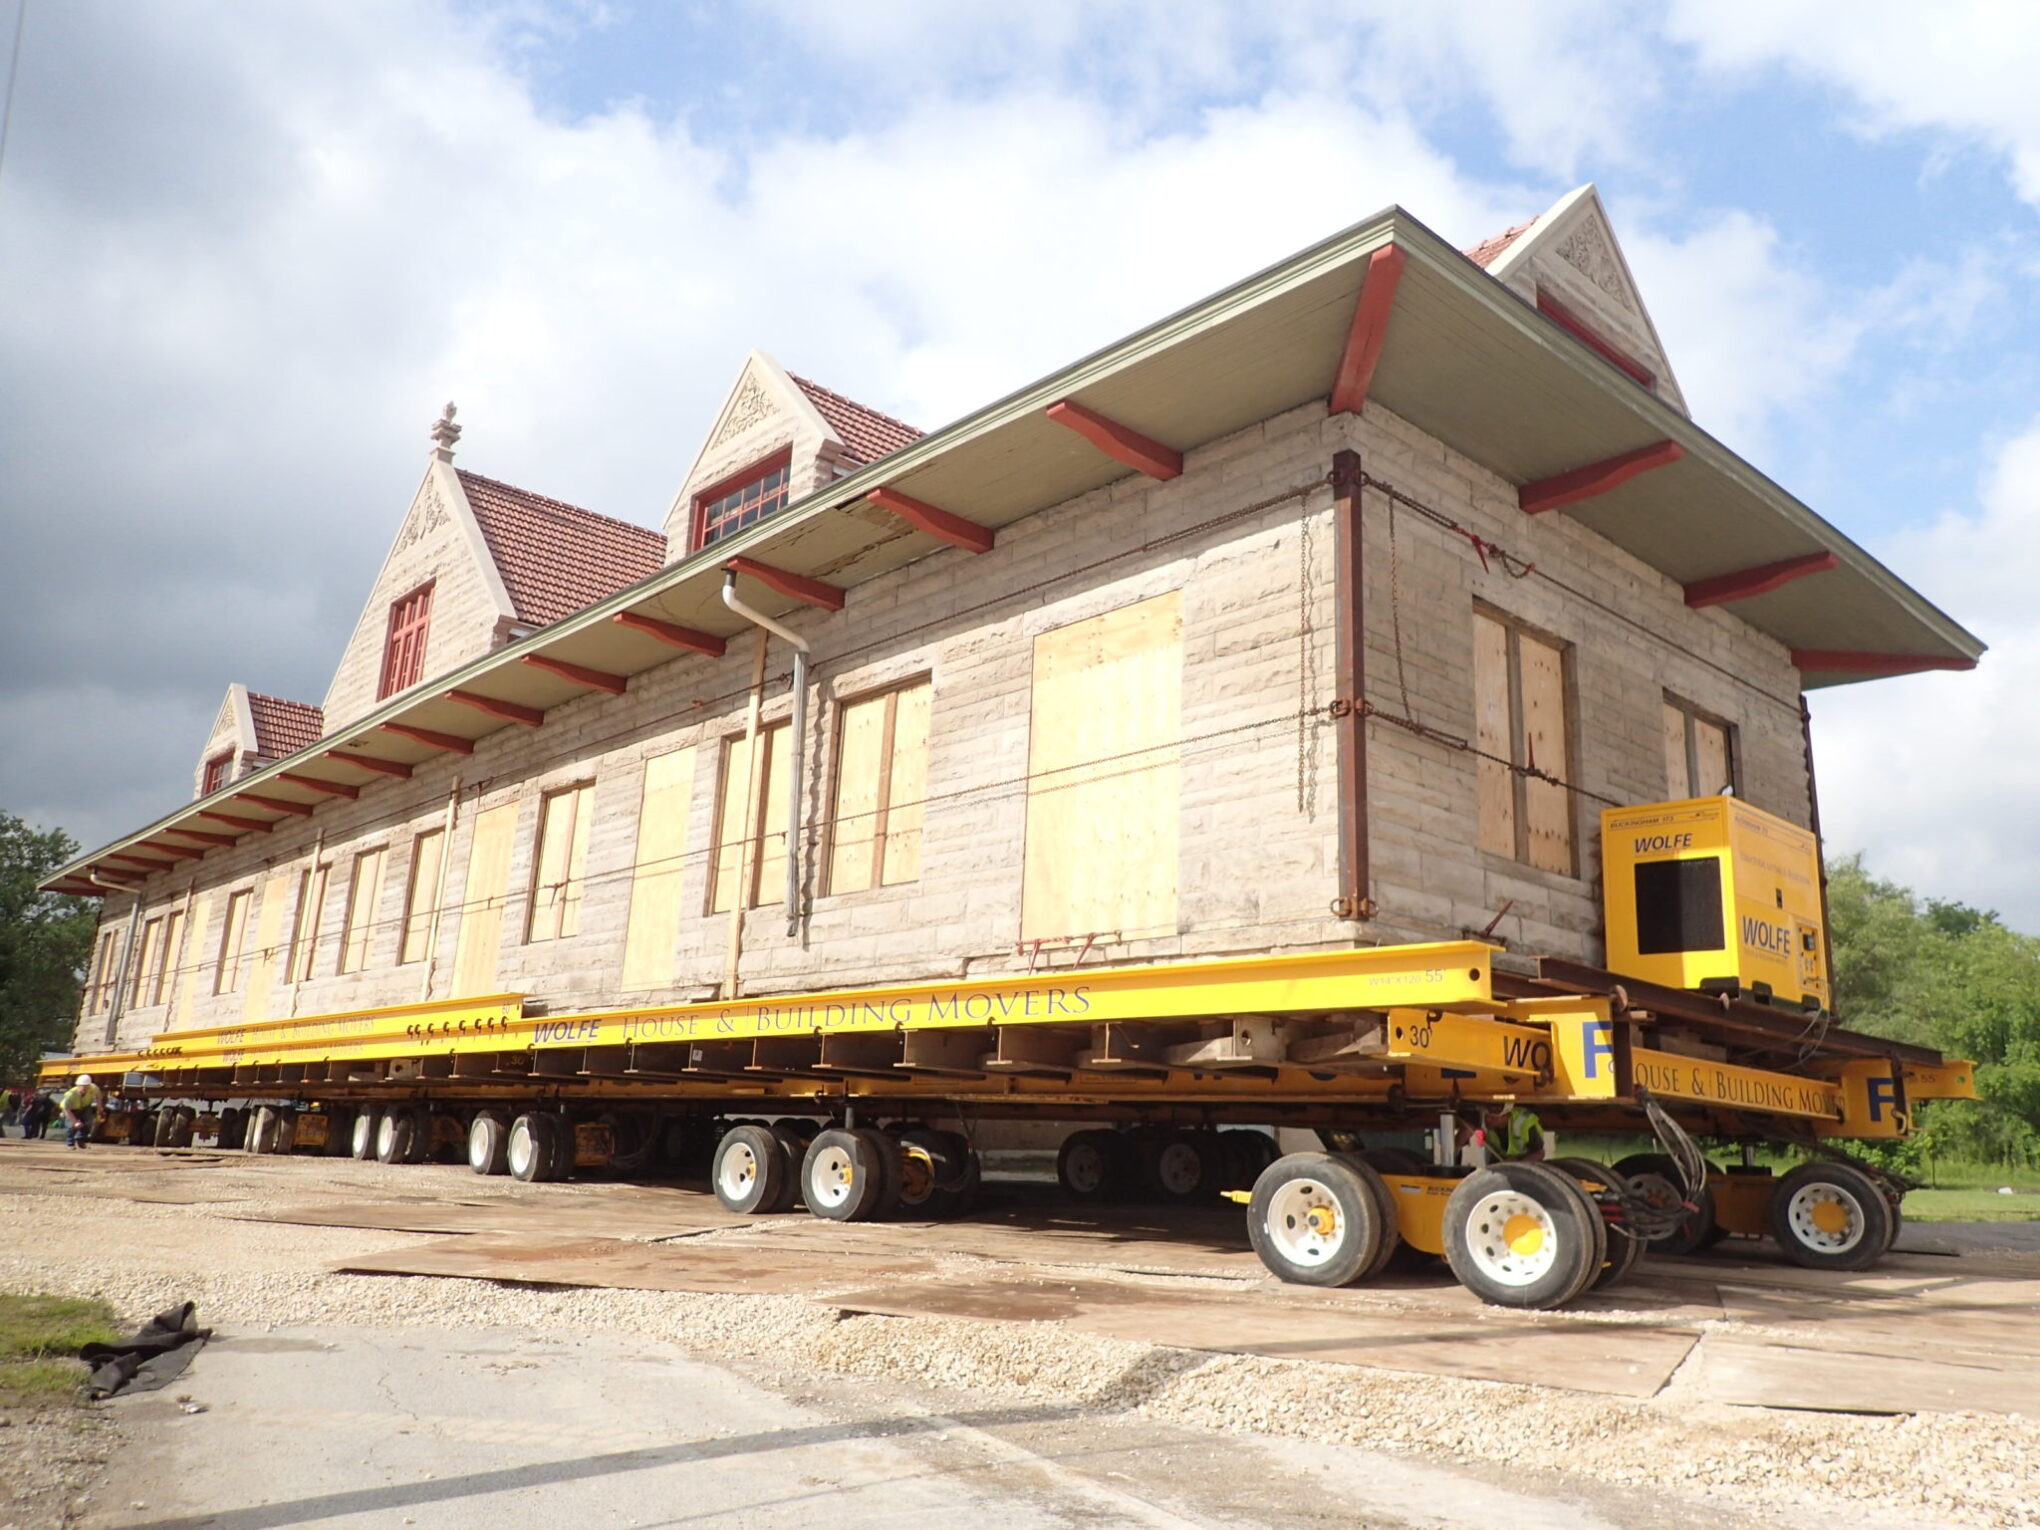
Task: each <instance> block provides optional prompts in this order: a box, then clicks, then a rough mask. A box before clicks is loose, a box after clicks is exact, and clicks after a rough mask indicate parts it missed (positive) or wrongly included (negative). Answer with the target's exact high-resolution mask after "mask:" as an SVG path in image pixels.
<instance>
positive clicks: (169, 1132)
mask: <svg viewBox="0 0 2040 1530" xmlns="http://www.w3.org/2000/svg"><path fill="white" fill-rule="evenodd" d="M182 1120H183V1113H182V1112H181V1111H180V1110H178V1108H177V1107H176V1106H175V1105H171V1106H167V1107H165V1108H164V1109H162V1110H159V1111H157V1112H156V1146H157V1147H159V1148H173V1147H189V1146H190V1145H191V1140H190V1137H189V1135H187V1136H186V1138H185V1140H184V1141H183V1142H179V1141H178V1140H177V1128H178V1125H179V1123H180V1122H181V1121H182Z"/></svg>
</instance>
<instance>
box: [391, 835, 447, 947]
mask: <svg viewBox="0 0 2040 1530" xmlns="http://www.w3.org/2000/svg"><path fill="white" fill-rule="evenodd" d="M445 851H446V831H445V830H444V829H427V830H426V831H425V832H424V833H422V834H420V835H418V837H417V838H415V839H413V840H412V841H411V879H410V881H409V883H407V884H406V886H405V888H404V934H403V939H402V942H401V943H400V944H399V945H398V947H397V961H398V963H399V964H400V965H401V964H403V963H407V962H422V961H423V960H425V952H426V951H427V949H428V948H429V947H430V945H431V942H432V921H433V920H435V919H437V918H438V917H439V871H440V867H441V865H442V864H443V863H444V859H445Z"/></svg>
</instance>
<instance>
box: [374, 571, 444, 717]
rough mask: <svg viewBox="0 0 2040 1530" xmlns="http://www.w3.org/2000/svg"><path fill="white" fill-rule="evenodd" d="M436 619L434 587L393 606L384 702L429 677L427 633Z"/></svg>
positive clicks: (382, 688) (381, 689)
mask: <svg viewBox="0 0 2040 1530" xmlns="http://www.w3.org/2000/svg"><path fill="white" fill-rule="evenodd" d="M431 622H432V586H431V585H429V584H428V585H425V586H424V587H423V588H421V589H416V590H413V591H412V592H411V593H410V594H408V595H406V596H405V597H404V598H403V599H402V600H398V601H394V602H392V603H391V605H390V631H389V637H388V639H387V640H386V641H385V642H384V644H383V671H382V684H381V686H380V687H379V688H378V689H377V691H376V693H375V698H376V700H378V701H381V700H382V699H383V698H385V697H387V696H394V695H396V693H397V692H398V691H401V690H404V689H406V688H408V687H410V686H413V685H416V684H417V683H418V682H419V681H420V680H422V679H424V678H425V634H426V631H427V629H428V628H429V627H430V625H431Z"/></svg>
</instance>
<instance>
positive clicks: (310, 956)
mask: <svg viewBox="0 0 2040 1530" xmlns="http://www.w3.org/2000/svg"><path fill="white" fill-rule="evenodd" d="M332 869H333V867H332V865H331V863H327V864H325V865H319V866H309V867H307V868H306V869H305V870H303V871H301V872H299V873H298V894H297V914H296V916H295V918H293V919H292V921H291V927H290V959H289V960H288V961H287V962H286V963H285V964H284V973H283V980H284V981H285V982H286V983H308V982H310V981H311V979H312V971H313V964H314V963H315V962H317V960H318V956H319V921H320V919H322V918H323V917H324V916H325V911H326V881H327V878H328V875H329V874H330V873H331V872H332Z"/></svg>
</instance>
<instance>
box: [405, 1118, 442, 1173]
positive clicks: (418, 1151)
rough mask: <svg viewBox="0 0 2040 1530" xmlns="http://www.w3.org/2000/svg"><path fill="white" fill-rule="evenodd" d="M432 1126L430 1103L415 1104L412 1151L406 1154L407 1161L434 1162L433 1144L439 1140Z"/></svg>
mask: <svg viewBox="0 0 2040 1530" xmlns="http://www.w3.org/2000/svg"><path fill="white" fill-rule="evenodd" d="M432 1128H433V1119H432V1107H431V1106H430V1105H413V1106H412V1107H411V1151H410V1152H409V1153H408V1154H407V1155H405V1158H404V1162H405V1163H430V1162H432V1145H433V1143H434V1142H435V1141H437V1140H438V1139H437V1137H436V1136H435V1134H434V1132H433V1130H432Z"/></svg>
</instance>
